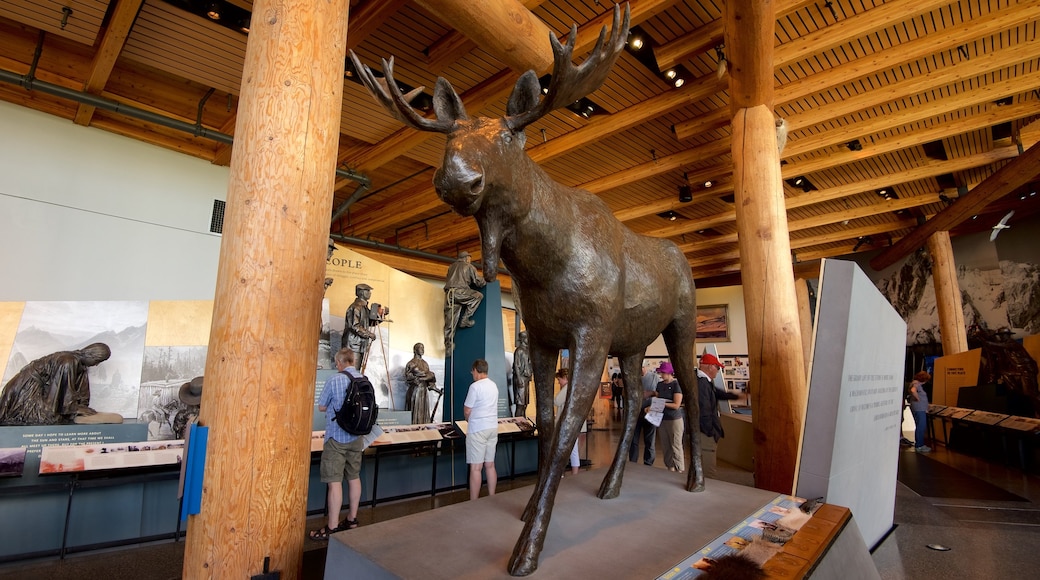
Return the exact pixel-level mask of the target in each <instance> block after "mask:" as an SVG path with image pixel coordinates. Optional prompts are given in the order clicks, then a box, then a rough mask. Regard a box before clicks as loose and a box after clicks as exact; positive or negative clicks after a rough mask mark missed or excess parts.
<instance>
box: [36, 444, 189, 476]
mask: <svg viewBox="0 0 1040 580" xmlns="http://www.w3.org/2000/svg"><path fill="white" fill-rule="evenodd" d="M183 457H184V440H183V439H178V440H174V441H135V442H132V443H113V444H109V445H71V446H67V447H61V446H53V447H44V448H43V450H42V452H41V454H40V474H41V475H42V474H45V473H67V472H72V471H101V470H107V469H128V468H134V467H153V466H156V465H176V464H178V463H180V462H181V460H182V459H183Z"/></svg>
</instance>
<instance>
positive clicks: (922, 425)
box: [910, 410, 928, 447]
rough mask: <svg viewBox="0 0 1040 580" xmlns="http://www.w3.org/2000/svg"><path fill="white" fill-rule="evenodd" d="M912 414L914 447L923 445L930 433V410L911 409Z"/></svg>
mask: <svg viewBox="0 0 1040 580" xmlns="http://www.w3.org/2000/svg"><path fill="white" fill-rule="evenodd" d="M910 414H912V415H913V416H914V447H921V446H922V445H924V438H925V435H926V434H927V433H928V411H913V410H911V411H910Z"/></svg>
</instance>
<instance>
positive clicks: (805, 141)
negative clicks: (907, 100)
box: [784, 71, 1040, 157]
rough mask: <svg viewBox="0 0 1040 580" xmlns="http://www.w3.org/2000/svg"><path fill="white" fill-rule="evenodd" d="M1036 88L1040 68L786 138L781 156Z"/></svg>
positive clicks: (1039, 82) (911, 122)
mask: <svg viewBox="0 0 1040 580" xmlns="http://www.w3.org/2000/svg"><path fill="white" fill-rule="evenodd" d="M1037 87H1040V71H1035V72H1031V73H1028V74H1023V75H1019V76H1016V77H1014V78H1006V79H1001V80H995V81H993V82H990V83H987V84H985V85H982V86H979V87H975V88H973V89H971V90H965V91H964V92H962V93H958V94H955V95H951V96H949V97H946V98H942V99H939V100H936V101H932V102H929V103H927V104H923V105H922V106H916V107H908V108H906V109H902V110H899V111H890V112H886V113H884V114H880V115H878V116H877V117H876V118H874V119H872V120H871V122H870V123H851V124H849V125H846V126H844V127H838V128H836V129H834V130H831V131H828V132H827V133H826V135H822V134H819V133H817V134H806V135H803V136H801V137H798V136H792V137H788V141H787V147H786V148H785V149H784V157H793V156H796V155H801V154H803V153H808V152H810V151H816V150H819V149H823V148H825V147H829V146H831V145H838V144H843V143H848V142H849V141H852V140H854V139H859V138H861V137H867V136H868V135H872V134H875V133H882V132H884V131H888V130H891V129H895V128H898V127H902V126H904V125H911V124H913V123H917V122H919V121H924V120H926V119H930V118H933V117H938V116H940V115H945V114H947V113H952V112H954V111H959V110H961V109H967V108H969V107H974V106H978V105H985V104H989V103H994V102H996V101H997V100H999V99H1003V98H1005V97H1010V96H1014V95H1017V94H1019V93H1024V92H1028V91H1032V90H1035V89H1036V88H1037Z"/></svg>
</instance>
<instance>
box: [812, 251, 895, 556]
mask: <svg viewBox="0 0 1040 580" xmlns="http://www.w3.org/2000/svg"><path fill="white" fill-rule="evenodd" d="M818 300H819V301H818V304H817V308H816V324H815V325H814V330H815V333H814V335H813V348H812V363H811V370H810V375H809V404H808V408H807V412H806V418H805V432H804V437H803V440H802V441H803V443H802V455H801V461H800V464H799V471H798V488H797V490H796V493H797V495H799V496H801V497H806V498H816V497H821V496H822V497H825V498H826V501H827V503H829V504H835V505H840V506H845V507H848V508H850V509H851V510H852V513H853V516H854V519H855V520H856V523H857V524H858V525H859V529H860V532H861V533H862V535H863V539H864V540H865V541H866V543H867V545H868V546H870V545H874V544H876V543H877V542H878V541H879V540H880V539H881V538H882V537H883V536H884V535H885V534H886V533H887V532H888V530H889V529H890V528H891V527H892V518H893V514H894V512H895V494H896V468H897V462H898V453H899V445H898V441H899V437H900V421H901V414H902V404H903V402H902V394H903V360H904V358H905V355H906V353H905V351H906V348H905V343H906V323H905V322H904V321H903V319H902V318H901V317H900V316H899V314H898V313H897V312H896V311H895V310H894V309H893V308H892V306H891V305H890V304H889V303H888V301H887V300H886V299H885V297H884V296H882V295H881V293H880V292H879V291H878V289H877V287H876V286H874V284H872V283H871V282H870V280H869V279H868V278H867V277H866V275H865V274H863V272H862V271H861V270H860V269H859V267H858V266H856V264H854V263H852V262H845V261H840V260H824V263H823V267H822V271H821V276H820V290H819V299H818Z"/></svg>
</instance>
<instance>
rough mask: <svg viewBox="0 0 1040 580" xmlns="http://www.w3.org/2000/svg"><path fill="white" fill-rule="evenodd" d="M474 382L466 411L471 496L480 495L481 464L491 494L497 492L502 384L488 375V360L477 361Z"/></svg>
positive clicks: (469, 393) (472, 371)
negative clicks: (496, 450)
mask: <svg viewBox="0 0 1040 580" xmlns="http://www.w3.org/2000/svg"><path fill="white" fill-rule="evenodd" d="M470 374H471V375H473V383H472V384H471V385H470V386H469V392H468V393H466V402H465V403H463V407H462V411H463V414H464V415H465V417H466V421H468V422H469V428H468V429H467V431H468V433H467V434H466V463H468V464H469V498H470V499H477V497H479V496H480V480H481V473H480V470H481V467H483V469H484V475H486V476H487V485H488V495H495V485H496V484H497V483H498V472H496V471H495V448H496V447H497V446H498V385H496V384H495V382H494V381H492V380H491V379H489V378H488V363H487V361H486V360H484V359H482V358H478V359H477V360H475V361H473V367H472V368H471V369H470Z"/></svg>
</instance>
